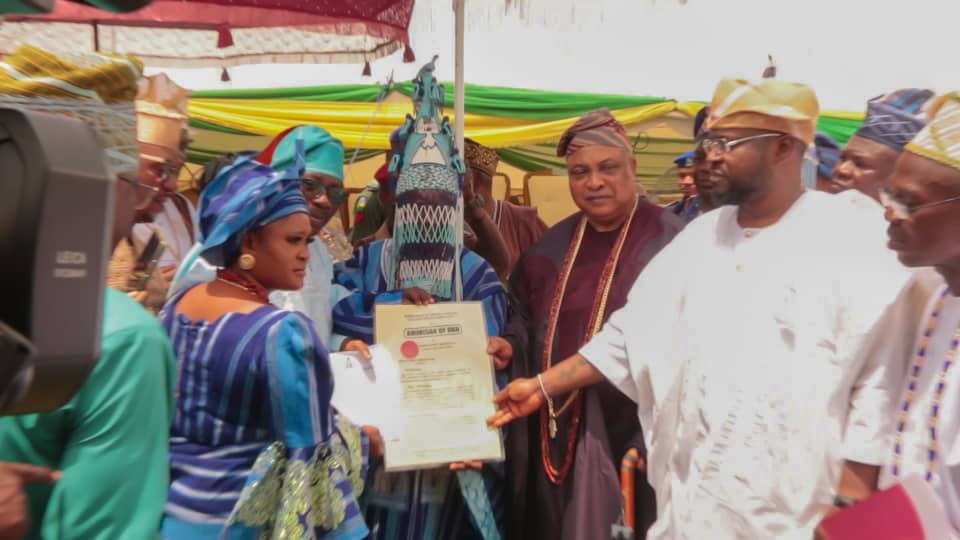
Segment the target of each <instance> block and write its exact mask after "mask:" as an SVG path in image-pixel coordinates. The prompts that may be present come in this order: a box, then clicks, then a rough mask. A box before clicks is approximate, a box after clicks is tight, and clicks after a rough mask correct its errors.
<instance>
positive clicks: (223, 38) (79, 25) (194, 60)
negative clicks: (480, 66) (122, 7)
mask: <svg viewBox="0 0 960 540" xmlns="http://www.w3.org/2000/svg"><path fill="white" fill-rule="evenodd" d="M101 1H102V0H101ZM413 2H414V0H340V1H327V2H322V3H321V2H303V1H302V0H153V1H152V2H151V4H150V5H149V6H147V7H145V8H143V9H141V10H139V11H136V12H133V13H123V14H112V13H104V12H103V11H100V10H97V9H95V8H93V7H89V6H85V5H79V4H74V3H69V2H59V3H57V5H56V7H55V8H54V10H53V11H52V12H51V13H49V14H45V15H11V16H9V17H7V18H6V20H5V21H4V24H3V26H2V27H0V52H10V51H12V50H13V49H15V48H16V47H17V46H19V45H20V44H21V43H27V42H29V43H30V44H31V45H35V46H37V47H41V48H44V49H47V50H51V51H54V52H63V51H69V52H75V51H99V52H112V53H123V54H135V55H137V56H138V57H140V58H141V59H143V61H144V62H145V63H146V64H147V65H150V66H162V67H203V66H215V67H225V66H232V65H237V64H248V63H268V62H300V63H335V62H339V63H363V62H366V61H370V60H373V59H375V58H379V57H381V56H385V55H388V54H391V53H393V52H395V51H398V50H400V49H404V50H405V54H404V60H405V61H412V60H413V53H412V51H411V50H410V49H409V43H410V38H409V35H408V33H407V28H408V26H409V24H410V17H411V14H412V12H413Z"/></svg>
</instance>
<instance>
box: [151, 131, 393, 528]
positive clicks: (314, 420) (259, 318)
mask: <svg viewBox="0 0 960 540" xmlns="http://www.w3.org/2000/svg"><path fill="white" fill-rule="evenodd" d="M297 154H298V156H297V161H298V162H299V163H300V165H301V166H298V167H293V168H291V169H289V170H286V171H274V170H273V169H271V168H270V167H268V166H266V165H263V164H260V163H257V162H255V161H252V160H250V159H249V158H241V159H240V160H238V162H236V163H235V164H234V165H232V166H230V167H228V168H226V169H224V170H223V171H222V172H221V173H220V174H219V175H218V177H217V178H216V179H215V180H214V181H213V182H212V183H211V184H210V185H209V186H208V187H207V188H206V189H205V190H204V193H203V195H202V197H201V199H200V205H199V216H200V218H199V219H200V230H201V235H202V244H200V245H198V246H197V247H195V248H194V250H193V252H192V253H191V255H188V257H187V260H186V261H185V265H186V266H187V267H188V268H189V267H190V266H191V265H192V264H194V261H195V259H196V258H197V256H200V257H202V258H203V259H204V260H205V261H206V262H207V263H209V264H211V265H213V266H215V267H217V268H218V270H217V272H216V277H215V279H213V280H212V281H206V282H201V283H196V284H194V285H193V286H189V284H188V285H187V286H181V287H179V290H178V291H177V292H175V293H174V294H173V296H172V297H171V298H170V301H169V302H168V303H167V305H166V307H165V308H164V310H163V312H162V314H161V317H162V320H163V325H164V327H165V328H166V330H167V332H168V333H169V335H170V339H171V342H172V344H173V347H174V350H175V351H176V353H177V356H178V360H179V376H178V383H177V384H178V386H177V400H176V409H175V415H174V421H173V426H172V428H171V440H170V457H171V482H172V483H171V486H170V492H169V499H168V502H167V506H166V515H165V517H164V521H163V526H162V530H163V535H164V537H165V538H171V539H181V538H190V539H218V538H229V539H247V538H250V539H252V538H259V537H261V536H264V537H266V536H270V537H284V538H287V537H295V538H307V537H310V538H323V539H328V538H329V539H347V540H353V539H357V540H359V539H361V538H365V537H366V536H367V535H368V533H369V531H368V529H367V526H366V525H365V523H364V521H363V516H362V515H361V513H360V509H359V507H358V505H357V502H356V497H358V496H359V493H360V491H361V490H362V487H363V483H364V476H365V474H366V468H367V453H368V446H369V440H368V436H367V434H366V433H365V432H364V431H361V430H360V429H358V428H356V427H354V426H352V425H350V424H349V423H348V422H346V421H345V420H342V419H340V418H337V417H336V416H335V415H334V412H333V410H332V409H331V407H330V398H331V395H332V393H333V379H332V376H331V371H330V364H329V358H328V354H327V350H326V348H325V347H324V346H323V344H322V342H321V341H320V339H319V338H318V337H317V334H316V332H315V330H314V325H313V323H312V322H311V321H310V320H309V319H308V318H307V317H306V316H304V315H303V314H301V313H298V312H291V311H283V310H280V309H278V308H276V307H274V306H272V305H270V304H269V302H268V300H267V291H270V290H295V289H299V288H300V287H302V286H303V279H304V274H305V269H306V266H307V260H308V257H309V255H308V250H307V244H308V242H309V241H310V240H311V239H312V234H311V228H310V220H309V218H308V214H307V205H306V201H305V199H304V197H303V194H302V193H301V188H300V175H299V174H298V172H299V171H300V170H302V168H303V167H302V163H303V141H297ZM187 279H188V280H189V273H188V275H187ZM370 433H371V434H372V435H373V436H374V437H377V438H378V437H379V435H378V434H376V431H375V430H371V432H370Z"/></svg>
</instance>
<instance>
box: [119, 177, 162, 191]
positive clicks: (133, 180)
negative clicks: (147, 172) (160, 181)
mask: <svg viewBox="0 0 960 540" xmlns="http://www.w3.org/2000/svg"><path fill="white" fill-rule="evenodd" d="M117 178H119V179H120V180H123V181H124V182H127V183H128V184H133V185H134V186H136V187H138V188H143V189H146V190H147V191H152V192H154V193H159V192H160V188H159V187H157V186H148V185H147V184H144V183H143V182H141V181H140V180H138V179H137V178H134V177H132V176H130V175H128V174H126V173H120V174H118V175H117Z"/></svg>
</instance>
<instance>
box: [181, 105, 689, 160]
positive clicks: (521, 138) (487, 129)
mask: <svg viewBox="0 0 960 540" xmlns="http://www.w3.org/2000/svg"><path fill="white" fill-rule="evenodd" d="M677 108H678V106H677V103H676V102H674V101H665V102H662V103H655V104H651V105H642V106H639V107H630V108H626V109H619V110H616V111H613V115H614V117H616V118H617V120H619V121H620V122H622V123H624V124H626V125H630V124H635V123H638V122H643V121H647V120H650V119H652V118H656V117H658V116H661V115H664V114H668V113H670V112H672V111H675V110H677ZM189 109H190V117H191V118H193V119H196V120H201V121H204V122H209V123H211V124H216V125H220V126H224V127H229V128H233V129H236V130H240V131H245V132H247V133H254V134H257V135H267V136H273V135H276V134H278V133H280V132H281V131H283V130H285V129H287V128H288V127H290V126H294V125H297V124H315V125H321V126H323V127H324V128H325V129H327V130H328V131H330V133H331V134H333V136H334V137H337V138H338V139H340V140H341V141H343V144H344V145H345V146H346V147H347V148H351V147H357V146H360V145H361V141H362V146H363V147H364V148H368V149H380V150H386V149H388V148H390V133H391V132H392V131H393V130H394V129H396V128H397V127H398V126H399V125H400V124H402V123H403V121H404V118H406V115H407V114H412V112H413V107H412V105H410V104H407V103H382V104H380V105H379V108H378V106H377V104H376V103H351V102H326V101H291V100H263V99H191V100H190V105H189ZM375 111H376V117H374V112H375ZM450 116H451V118H450V122H451V124H452V123H453V122H454V118H453V117H452V111H451V115H450ZM371 118H373V122H372V124H370V130H369V132H368V133H367V135H366V138H365V139H364V132H365V131H366V129H367V125H368V123H370V121H371ZM576 118H577V117H570V118H563V119H560V120H550V121H539V120H531V119H524V118H501V117H495V116H487V115H478V114H469V113H468V114H467V115H466V118H465V119H464V120H465V124H466V126H467V128H466V129H467V132H466V136H467V137H470V138H471V139H474V140H476V141H477V142H480V143H482V144H485V145H487V146H493V147H498V148H499V147H506V146H518V145H525V144H537V143H546V142H553V141H556V140H557V139H558V138H559V137H560V135H561V134H562V133H563V131H564V130H565V129H567V128H568V127H569V126H570V125H571V124H572V123H573V122H574V121H576Z"/></svg>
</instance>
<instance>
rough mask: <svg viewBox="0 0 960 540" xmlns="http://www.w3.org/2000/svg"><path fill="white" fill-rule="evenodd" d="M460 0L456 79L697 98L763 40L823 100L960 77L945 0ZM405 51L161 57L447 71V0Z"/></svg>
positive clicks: (298, 71)
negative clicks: (361, 61)
mask: <svg viewBox="0 0 960 540" xmlns="http://www.w3.org/2000/svg"><path fill="white" fill-rule="evenodd" d="M517 3H519V4H520V5H523V6H526V7H525V14H524V16H522V17H521V16H520V15H519V13H518V12H517V10H516V9H510V10H506V12H505V9H504V7H503V6H504V0H467V32H466V80H467V81H468V82H471V83H477V84H487V85H500V86H513V87H526V88H542V89H548V90H567V91H582V92H597V93H621V94H632V95H647V96H666V97H672V98H677V99H681V100H697V99H700V100H703V99H708V98H709V96H710V93H711V92H712V89H713V86H714V85H715V83H716V81H717V80H718V79H719V78H720V77H723V76H728V75H733V76H740V77H750V78H756V77H759V75H760V72H761V71H762V70H763V68H764V67H765V65H766V55H767V54H768V53H769V54H772V55H773V56H774V57H775V59H776V60H777V63H778V64H779V68H780V78H783V79H787V80H795V81H803V82H807V83H809V84H812V85H813V86H814V87H815V88H816V90H817V92H818V94H819V95H820V98H821V102H822V104H823V106H824V108H825V109H834V110H836V109H840V110H854V111H856V110H861V109H862V108H863V104H864V102H865V100H866V99H868V98H869V97H872V96H874V95H877V94H880V93H883V92H884V91H886V90H889V89H893V88H897V87H905V86H922V87H931V88H934V89H936V90H939V91H945V90H951V89H954V88H960V71H958V70H956V69H953V67H954V66H955V65H956V58H955V57H954V56H953V52H954V51H955V50H956V47H955V42H954V34H955V25H956V21H957V20H958V16H960V2H956V1H955V0H911V2H903V1H893V0H843V1H837V0H803V1H798V0H688V1H687V2H686V3H685V4H682V3H681V0H605V1H598V2H584V1H582V0H518V2H517ZM410 34H411V39H412V45H413V49H414V51H415V52H416V54H417V57H418V58H417V62H416V63H414V64H403V63H402V60H401V55H400V54H399V53H398V54H394V55H392V56H390V57H387V58H385V59H382V60H377V61H375V62H373V63H372V66H373V79H370V78H364V77H362V76H361V67H360V66H352V65H347V66H342V65H311V66H302V65H297V66H291V65H259V66H241V67H235V68H231V69H230V74H231V77H232V81H231V82H229V83H223V82H221V81H220V70H219V69H205V70H167V71H168V73H170V74H171V76H172V77H174V79H176V80H177V81H178V82H180V83H181V84H183V85H185V86H188V87H191V88H196V89H212V88H224V87H232V88H262V87H270V86H306V85H322V84H334V83H362V82H371V81H372V80H381V81H382V80H385V79H386V78H387V76H389V74H390V72H391V71H395V75H396V78H397V79H398V80H408V79H411V78H413V76H414V75H415V73H416V70H417V69H418V68H419V66H420V64H422V63H423V62H425V61H426V60H427V59H429V57H430V56H431V55H433V54H434V53H436V54H439V55H440V56H441V60H440V62H439V66H438V73H439V77H440V79H441V80H453V69H454V66H453V14H452V10H451V0H418V1H417V4H416V8H415V11H414V15H413V20H412V22H411V25H410Z"/></svg>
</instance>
